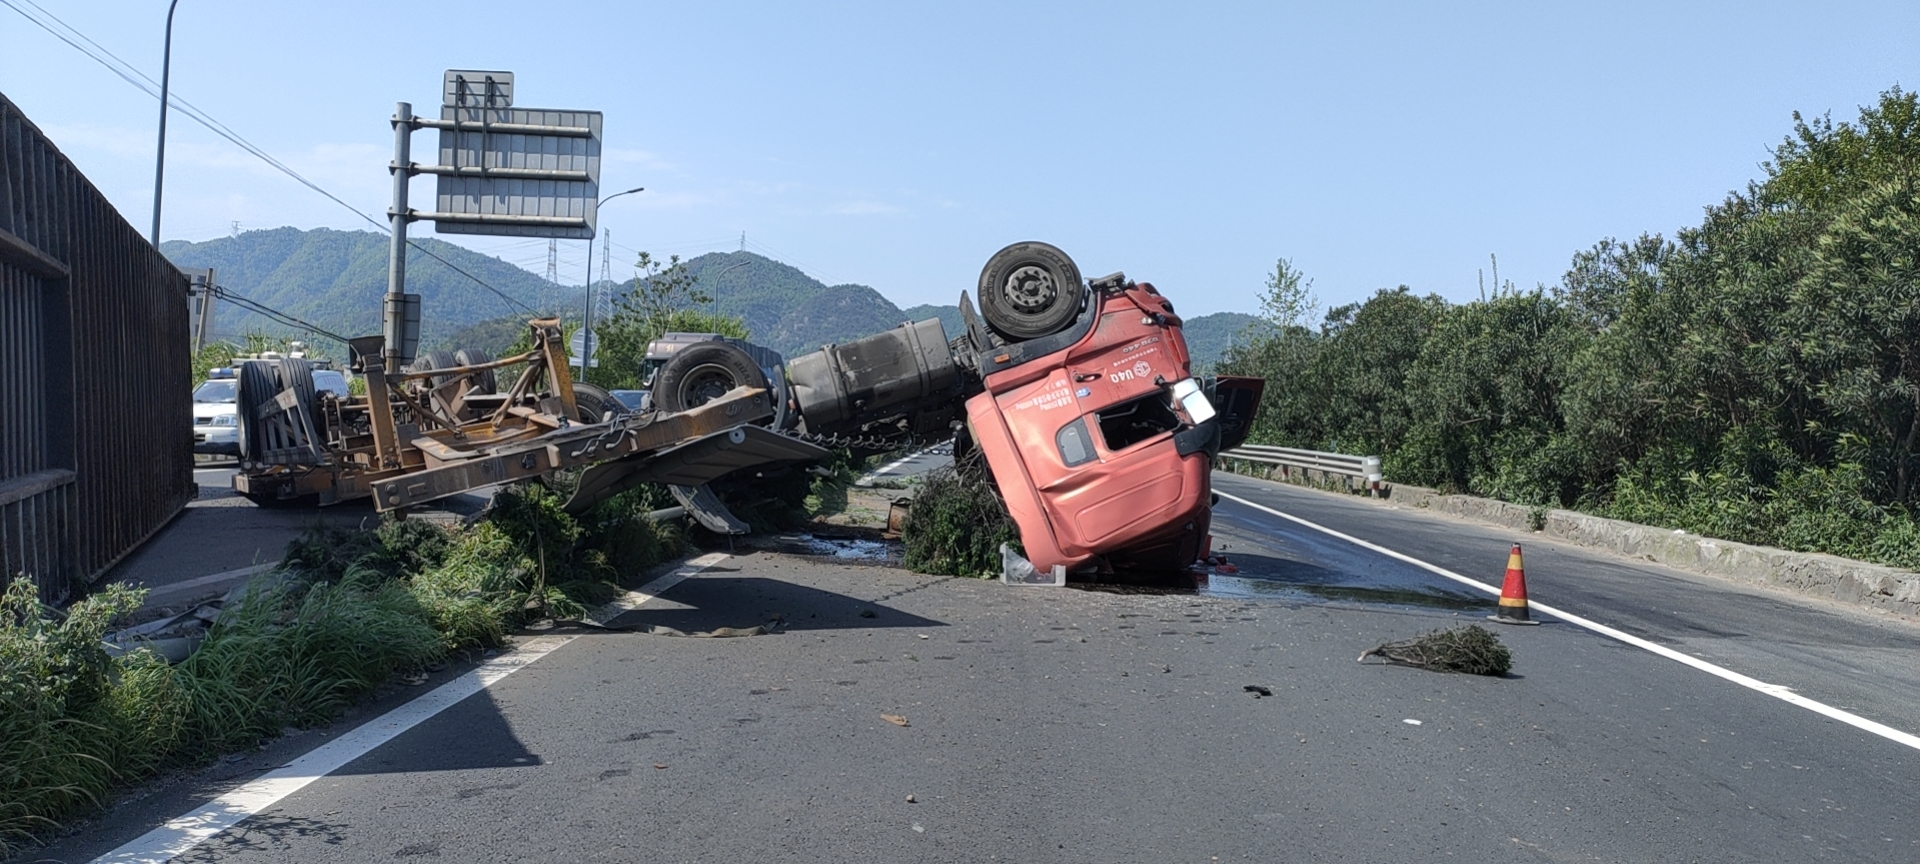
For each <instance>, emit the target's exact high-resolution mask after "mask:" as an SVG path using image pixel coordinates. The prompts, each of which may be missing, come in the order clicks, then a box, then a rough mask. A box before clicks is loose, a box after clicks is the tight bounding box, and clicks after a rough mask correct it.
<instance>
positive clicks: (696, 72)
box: [0, 0, 1920, 314]
mask: <svg viewBox="0 0 1920 864" xmlns="http://www.w3.org/2000/svg"><path fill="white" fill-rule="evenodd" d="M6 2H8V3H12V4H15V5H19V6H22V7H23V8H27V9H28V10H29V11H32V7H31V6H28V5H27V3H28V0H6ZM32 2H34V3H37V4H38V5H39V6H40V7H42V8H44V9H45V10H46V11H48V12H51V13H52V14H54V15H56V16H58V17H60V18H61V19H63V20H64V21H65V22H66V23H67V24H70V25H72V26H73V27H74V28H76V29H78V30H79V31H81V32H83V33H85V34H86V35H87V36H89V37H91V38H92V39H93V40H95V41H97V42H99V43H100V44H102V45H104V46H105V47H106V48H107V49H109V50H111V51H112V52H114V53H115V54H118V55H119V56H120V57H122V58H124V59H125V60H127V61H128V62H130V63H132V64H134V65H135V66H137V67H139V68H140V69H142V70H144V71H146V72H147V73H148V74H150V75H152V76H153V77H155V78H158V77H159V67H160V49H161V32H162V25H163V22H164V19H165V15H166V3H165V2H164V0H140V2H133V0H85V2H80V0H32ZM174 27H175V29H174V55H173V56H174V65H173V81H172V84H173V90H174V92H175V93H176V94H178V95H181V96H184V97H185V98H186V99H188V100H189V101H191V102H193V103H194V104H196V105H198V106H199V107H200V108H202V109H204V110H206V111H207V112H208V113H210V114H212V115H213V116H214V117H216V118H218V119H220V120H221V121H222V122H224V123H226V124H227V125H228V126H230V127H231V128H233V129H234V130H235V131H237V132H239V133H240V134H241V135H243V136H245V137H247V138H248V139H250V140H251V141H252V142H253V143H254V144H256V145H258V146H260V147H261V148H262V149H264V150H266V151H267V152H269V153H271V154H273V155H274V156H276V157H278V158H280V159H281V160H283V161H285V162H286V163H288V164H290V165H292V166H293V167H294V168H295V169H297V170H299V171H300V172H302V173H303V174H305V175H306V176H308V177H309V178H310V179H312V180H314V181H315V182H317V183H319V184H320V185H322V186H324V187H326V188H327V189H328V190H330V191H332V192H334V193H335V194H337V195H339V196H341V197H342V198H345V199H346V200H347V201H348V202H349V203H351V204H353V205H354V206H355V207H356V208H357V209H359V210H361V211H363V212H367V213H372V214H379V213H381V212H383V211H384V210H385V208H386V205H387V202H388V197H389V181H388V178H387V174H386V168H385V166H386V162H387V160H388V159H389V158H390V156H391V152H392V132H391V129H390V127H389V126H388V125H387V118H388V116H389V115H390V114H391V113H392V111H393V105H394V103H395V102H397V101H410V102H412V103H414V105H415V106H416V109H431V108H432V107H433V106H435V105H437V103H438V98H439V97H438V88H439V85H440V78H441V73H442V71H443V70H445V69H448V68H468V69H506V70H511V71H513V72H514V73H515V75H516V78H517V81H516V86H517V88H518V89H517V93H516V97H515V98H516V104H518V105H521V106H527V107H551V108H583V109H597V110H600V111H603V112H605V114H606V126H605V129H606V138H605V146H606V148H607V159H606V164H605V167H604V169H603V175H602V188H603V190H606V191H613V190H618V189H625V188H630V187H632V186H646V187H647V190H648V191H646V192H644V193H641V194H639V195H632V196H628V197H626V198H623V199H621V200H620V201H617V202H612V203H609V204H608V205H607V207H606V208H605V209H604V210H603V212H602V214H601V225H602V226H603V227H606V228H609V229H610V230H611V231H612V235H613V237H612V239H613V242H614V244H615V256H614V264H615V267H614V273H615V274H616V275H620V276H625V275H628V274H630V272H631V262H632V260H633V258H634V255H633V251H634V250H638V249H646V250H650V251H652V252H654V253H655V254H661V255H663V254H667V253H677V254H680V255H682V256H683V257H691V256H692V255H697V254H700V253H703V252H708V251H716V250H730V249H734V248H737V246H738V244H739V237H740V234H741V233H742V232H745V234H746V240H747V243H748V248H749V249H752V250H754V251H757V252H761V253H763V254H767V255H769V256H771V257H775V258H779V259H781V260H784V261H786V262H788V263H790V264H794V265H796V266H798V267H800V268H801V269H803V270H806V271H807V272H808V273H810V274H812V275H813V276H815V277H817V278H820V279H822V280H824V281H827V282H829V283H837V282H859V283H864V284H867V285H871V286H873V287H875V288H877V289H879V290H880V292H881V293H883V294H885V295H887V296H888V297H889V298H891V299H893V300H894V301H895V302H897V303H899V304H900V305H902V306H907V305H912V304H915V303H950V302H952V300H953V298H954V297H955V296H957V295H958V293H959V291H960V290H961V289H963V288H971V287H972V285H973V282H974V280H975V279H976V277H977V275H978V272H979V268H980V265H981V264H982V263H983V262H984V261H985V260H986V258H987V256H988V255H990V254H991V253H992V252H993V251H994V250H995V249H998V248H999V247H1000V246H1002V245H1005V244H1006V243H1009V242H1012V241H1016V240H1024V239H1039V240H1046V241H1049V242H1052V243H1055V244H1056V245H1059V246H1061V247H1062V248H1064V249H1066V250H1067V252H1068V253H1070V254H1071V255H1073V257H1074V258H1075V259H1076V261H1078V263H1079V264H1080V267H1081V270H1082V271H1083V273H1085V274H1086V275H1088V276H1094V275H1099V274H1104V273H1107V272H1111V271H1113V270H1125V271H1126V272H1127V273H1128V274H1129V275H1130V276H1133V277H1134V278H1136V279H1145V280H1150V281H1153V282H1154V283H1156V284H1157V285H1159V286H1160V287H1161V289H1162V290H1163V291H1164V292H1166V293H1167V294H1169V295H1170V296H1171V297H1172V298H1173V299H1174V300H1175V301H1176V303H1177V304H1178V305H1179V307H1180V309H1181V311H1182V312H1184V313H1187V314H1199V313H1207V312H1216V311H1229V310H1230V311H1254V310H1255V308H1256V307H1257V302H1258V301H1257V295H1258V293H1259V291H1260V290H1261V287H1262V280H1263V277H1264V275H1265V274H1266V273H1268V272H1270V271H1271V269H1272V267H1273V262H1274V259H1276V258H1279V257H1282V256H1284V257H1288V258H1291V259H1292V260H1293V261H1294V262H1295V263H1296V264H1297V265H1298V266H1300V267H1301V268H1302V269H1304V270H1305V271H1306V272H1307V273H1308V274H1309V275H1310V276H1311V277H1313V279H1314V280H1315V289H1316V291H1317V292H1318V294H1319V295H1320V297H1321V299H1322V301H1323V302H1324V303H1327V304H1337V303H1343V302H1350V301H1354V300H1359V299H1363V298H1365V297H1366V296H1368V295H1369V294H1371V293H1372V292H1373V291H1374V290H1376V289H1379V288H1383V287H1391V286H1394V285H1399V284H1407V285H1410V286H1412V287H1413V288H1414V289H1415V290H1417V291H1420V292H1434V293H1438V294H1440V295H1442V296H1445V297H1448V298H1449V299H1452V300H1456V301H1464V300H1469V299H1473V298H1474V297H1477V296H1478V295H1479V288H1478V284H1477V274H1478V273H1479V271H1482V270H1484V269H1486V268H1487V266H1488V255H1489V254H1490V253H1492V254H1497V255H1498V256H1499V262H1500V275H1501V278H1502V279H1503V280H1510V281H1512V282H1514V283H1517V284H1518V285H1520V286H1521V287H1531V286H1532V285H1534V284H1535V283H1546V284H1549V285H1551V284H1554V283H1556V282H1557V281H1558V280H1559V279H1560V276H1561V274H1562V273H1563V272H1564V270H1565V268H1566V265H1567V262H1568V260H1569V258H1570V257H1571V256H1572V255H1573V253H1574V252H1576V251H1578V250H1580V249H1583V248H1586V247H1588V246H1590V245H1592V244H1593V243H1594V242H1596V241H1598V240H1600V239H1601V238H1603V237H1608V236H1632V235H1636V234H1639V233H1641V232H1645V231H1660V232H1667V233H1671V232H1672V231H1673V230H1674V229H1676V228H1678V227H1681V226H1684V225H1689V224H1694V223H1697V222H1698V221H1699V218H1700V213H1701V209H1702V208H1703V207H1705V206H1707V205H1709V204H1712V203H1715V202H1718V201H1719V200H1721V199H1722V198H1723V197H1724V196H1725V194H1726V193H1727V192H1728V191H1729V190H1732V189H1735V188H1739V187H1742V186H1743V185H1744V184H1745V183H1746V182H1747V181H1749V180H1751V179H1754V178H1756V177H1758V176H1760V169H1759V163H1760V162H1762V161H1763V160H1765V159H1766V158H1767V157H1768V155H1769V152H1770V149H1771V147H1772V146H1773V145H1774V144H1775V143H1777V142H1778V141H1779V140H1780V139H1781V137H1782V136H1784V135H1785V134H1786V133H1787V132H1788V131H1789V129H1790V124H1791V122H1792V120H1791V115H1792V112H1794V111H1796V110H1798V111H1801V112H1802V113H1805V114H1820V113H1822V112H1832V114H1833V116H1834V117H1835V118H1836V119H1850V118H1852V117H1853V116H1855V115H1856V113H1857V110H1858V107H1859V106H1860V105H1864V104H1868V103H1870V102H1872V101H1873V100H1874V99H1875V98H1876V96H1877V94H1878V93H1879V92H1880V91H1882V90H1884V89H1886V88H1888V87H1890V86H1893V85H1895V84H1899V85H1901V86H1903V87H1905V88H1907V89H1913V88H1914V87H1916V86H1920V50H1916V48H1915V46H1920V2H1914V0H1905V2H1888V3H1871V2H1861V3H1846V2H1835V3H1823V4H1809V3H1759V2H1749V3H1680V2H1668V3H1633V2H1615V3H1604V4H1600V3H1586V4H1575V3H1511V4H1494V3H1485V4H1460V5H1458V6H1455V7H1452V8H1448V7H1446V6H1444V5H1443V4H1431V3H1403V4H1394V3H1380V4H1292V3H1278V2H1272V3H1191V4H1173V3H1154V4H1146V3H1124V2H1104V3H1044V2H1031V3H992V2H971V3H963V4H913V3H805V4H801V3H747V2H722V0H710V2H704V3H687V4H674V5H669V4H658V3H639V2H634V3H576V4H558V3H554V4H544V3H543V4H532V3H525V2H515V3H508V2H487V0H465V2H460V3H455V4H446V3H421V2H413V3H397V2H360V0H329V2H308V3H275V2H259V0H252V2H242V0H180V7H179V12H178V13H177V16H176V20H175V25H174ZM0 92H4V93H5V94H6V95H7V97H8V98H10V99H12V100H13V101H14V102H15V103H17V104H19V105H20V106H21V108H22V109H23V110H24V111H25V112H26V113H27V115H28V116H29V117H31V118H32V119H33V120H34V121H35V122H36V123H37V124H38V125H39V126H40V127H41V128H42V129H43V130H45V131H46V132H47V133H48V134H49V135H50V136H51V137H52V138H53V139H54V140H55V141H56V142H57V143H58V144H59V145H60V146H61V148H62V149H63V150H64V151H65V152H66V153H67V154H68V156H69V157H71V158H72V159H73V160H74V162H76V163H77V164H78V165H79V166H80V168H81V170H82V171H84V172H85V173H86V174H87V175H88V176H89V177H90V178H92V180H93V181H94V182H95V184H96V185H98V186H99V187H100V188H101V189H102V190H103V191H104V192H105V193H106V194H107V196H108V197H109V198H111V199H112V200H113V201H114V203H115V204H116V206H118V207H119V208H120V209H121V212H122V213H123V214H125V215H126V216H127V217H128V219H129V221H131V222H132V223H133V224H134V225H136V226H138V227H139V228H140V229H141V231H142V232H143V233H144V232H145V230H146V228H147V225H148V221H149V219H150V215H151V206H152V182H153V177H152V171H153V168H152V165H153V144H154V140H153V139H154V125H155V121H156V115H157V103H156V102H155V101H154V100H153V99H152V98H151V97H150V96H147V95H144V94H142V93H140V92H139V91H137V90H135V89H133V88H132V87H130V86H128V85H127V84H126V83H124V82H122V81H121V80H120V79H118V78H116V77H114V75H113V74H112V73H110V72H108V71H107V70H105V69H103V68H101V67H100V66H98V65H96V64H95V63H94V62H93V61H91V60H89V59H87V58H86V57H85V56H83V55H81V54H80V53H79V52H77V51H75V50H73V49H71V48H69V47H68V46H66V45H65V44H62V43H60V42H59V41H57V40H55V39H54V38H53V37H52V36H50V35H48V34H47V33H46V32H44V31H42V30H40V29H39V28H37V27H35V26H33V25H32V24H30V23H28V22H27V21H26V20H25V19H24V18H22V17H21V16H20V15H19V14H17V13H16V12H15V11H14V10H12V9H8V8H5V7H0ZM415 140H416V148H419V147H424V146H427V144H428V142H429V141H430V139H429V138H428V137H427V136H426V133H416V139H415ZM168 142H169V143H168V149H167V181H166V198H165V202H166V208H165V215H164V224H163V229H162V235H163V237H164V238H167V239H175V238H178V239H187V240H206V239H210V238H214V237H219V236H223V235H225V234H227V233H229V232H230V231H231V230H232V223H234V222H238V223H239V224H240V227H241V229H242V230H247V229H256V228H269V227H277V226H280V225H294V226H298V227H302V228H313V227H333V228H343V229H351V228H357V227H359V228H364V227H367V226H366V223H364V222H362V221H361V220H359V219H358V218H357V217H355V216H354V215H353V214H351V213H349V212H347V211H346V210H345V209H343V208H341V207H340V206H339V205H337V204H334V203H333V202H330V201H328V200H326V199H325V198H322V197H320V196H319V195H316V194H314V193H313V192H311V191H309V190H307V189H305V188H303V187H301V186H299V185H297V184H296V183H294V182H293V181H291V180H288V179H286V178H285V177H283V176H282V175H279V174H277V173H275V172H273V171H272V170H271V169H269V168H267V167H266V166H264V165H263V164H261V163H259V162H258V161H256V160H255V159H254V158H253V157H251V156H248V155H246V154H244V153H242V152H241V151H239V150H238V149H237V148H235V147H233V146H232V145H230V144H228V143H226V142H225V141H223V140H221V139H219V138H216V137H214V136H213V135H212V134H211V133H209V132H207V131H206V130H205V129H203V128H201V127H199V126H197V125H194V124H192V123H191V122H189V121H187V120H185V119H184V118H183V117H181V116H179V115H178V114H176V115H174V116H173V118H172V119H171V120H170V121H169V136H168ZM416 152H418V150H416ZM416 183H417V185H416V187H415V191H414V195H415V200H416V201H419V200H422V196H425V195H426V194H427V193H428V192H429V191H430V189H431V180H430V179H421V180H417V181H416ZM414 230H415V231H416V232H421V233H425V232H428V231H430V230H431V229H430V228H429V227H427V226H416V227H415V229H414ZM446 239H451V240H453V241H454V242H460V243H463V244H466V245H469V246H473V247H475V248H477V249H481V250H483V251H486V252H488V253H490V254H498V255H500V256H501V257H503V258H506V259H507V260H511V261H515V262H516V263H520V264H522V265H523V266H526V267H528V268H529V269H532V270H534V271H535V272H540V271H541V270H543V269H544V266H545V262H546V244H545V242H544V241H538V240H535V241H527V240H518V239H510V238H468V237H454V236H448V237H447V238H446ZM561 246H562V249H561V259H562V277H563V280H565V281H570V282H574V283H577V282H578V281H579V280H580V279H581V278H582V274H581V270H580V268H581V266H582V264H583V263H584V262H583V261H582V257H583V252H584V250H583V249H582V246H583V244H582V243H581V242H580V241H562V244H561ZM596 254H597V253H596ZM598 269H599V266H598V262H596V264H595V270H596V271H597V270H598ZM368 302H369V303H372V302H375V299H374V298H373V297H369V300H368ZM428 312H429V314H431V310H428Z"/></svg>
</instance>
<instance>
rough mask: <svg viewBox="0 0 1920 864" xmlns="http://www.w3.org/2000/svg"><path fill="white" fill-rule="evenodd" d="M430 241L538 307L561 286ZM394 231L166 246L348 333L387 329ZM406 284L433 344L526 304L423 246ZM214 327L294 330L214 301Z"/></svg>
mask: <svg viewBox="0 0 1920 864" xmlns="http://www.w3.org/2000/svg"><path fill="white" fill-rule="evenodd" d="M415 242H417V243H419V244H420V246H421V247H423V248H425V249H427V250H428V251H430V252H432V253H433V254H434V255H438V256H440V257H441V258H444V259H446V260H447V261H448V262H451V263H452V264H453V265H454V266H456V267H459V268H460V269H461V270H465V271H466V272H468V273H471V274H473V275H474V276H477V277H479V278H480V279H482V280H485V281H486V282H487V283H489V284H491V285H493V286H494V287H495V288H498V289H500V291H501V292H502V293H504V294H506V295H507V296H508V297H512V298H515V299H517V300H519V301H520V302H522V303H525V304H527V305H528V306H532V307H536V308H537V307H539V306H540V305H541V298H542V296H543V294H546V295H550V294H551V292H552V290H553V288H552V286H551V285H550V284H549V283H548V282H547V281H546V280H545V279H541V278H540V277H538V276H535V275H533V274H532V273H528V272H527V271H525V270H522V269H520V268H519V267H516V266H514V265H512V264H508V263H507V262H505V261H501V260H499V259H497V258H490V257H488V256H485V255H481V254H480V253H478V252H474V251H472V250H469V249H466V248H464V247H461V246H455V245H453V244H451V243H447V242H445V241H442V240H436V239H433V238H431V237H422V238H416V241H415ZM387 248H388V238H387V236H386V235H384V234H376V233H374V232H371V231H333V230H329V229H324V228H322V229H317V230H313V231H302V230H300V229H298V228H273V229H269V230H264V231H247V232H245V233H242V234H240V235H238V236H234V237H222V238H219V239H217V240H209V241H206V242H204V243H188V242H185V241H181V240H172V241H168V242H166V243H163V244H161V246H160V251H161V252H162V253H164V254H165V255H166V256H167V257H168V258H169V259H171V260H172V261H173V263H174V264H175V265H176V266H180V267H196V268H205V267H212V268H214V272H215V279H216V280H218V282H219V284H220V285H221V286H222V287H225V288H227V289H229V290H233V291H236V292H238V293H239V294H241V295H242V296H244V297H246V298H248V299H250V300H253V301H255V302H258V303H261V304H263V305H265V306H268V307H271V308H273V309H278V310H280V311H282V312H285V313H287V314H289V315H292V316H294V317H296V318H300V319H302V320H305V321H308V322H311V323H313V324H315V325H317V326H319V327H321V328H323V329H326V330H331V331H333V332H335V333H338V334H340V335H342V336H362V335H367V334H370V333H378V332H380V303H381V298H382V297H383V296H384V295H385V294H386V291H387V255H388V251H387ZM407 291H408V293H412V294H419V295H420V297H421V301H420V302H421V306H422V310H423V314H422V316H421V317H422V321H421V338H422V341H423V342H426V343H433V342H435V341H438V340H440V339H443V338H444V337H445V336H447V335H448V334H450V333H451V332H452V331H454V330H455V329H458V328H460V327H463V326H466V325H468V324H472V323H474V322H477V321H480V320H483V319H486V318H493V317H499V316H504V315H508V314H510V313H514V312H516V311H517V309H518V307H516V306H514V305H513V304H512V303H509V302H508V301H507V300H505V299H502V298H501V297H499V296H498V295H496V294H494V293H493V292H491V291H488V290H487V289H485V288H483V287H481V286H479V285H477V284H475V283H474V281H473V280H472V279H469V278H467V277H466V276H462V275H460V274H459V273H456V272H454V271H453V270H451V269H449V268H448V267H447V265H446V264H442V263H440V262H439V261H435V260H434V259H433V258H430V257H428V256H427V255H423V254H421V253H420V252H419V251H418V250H412V251H411V252H410V254H409V256H408V261H407ZM213 329H214V332H215V333H218V334H221V335H232V334H238V333H244V332H249V331H254V330H259V331H264V332H269V333H281V332H286V328H284V327H281V326H280V325H277V324H274V323H273V322H271V321H269V320H268V319H266V318H264V317H262V316H260V315H258V314H255V313H252V312H248V311H246V310H243V309H240V308H239V307H236V306H233V305H231V304H226V303H222V304H219V305H218V306H217V307H215V318H214V328H213Z"/></svg>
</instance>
